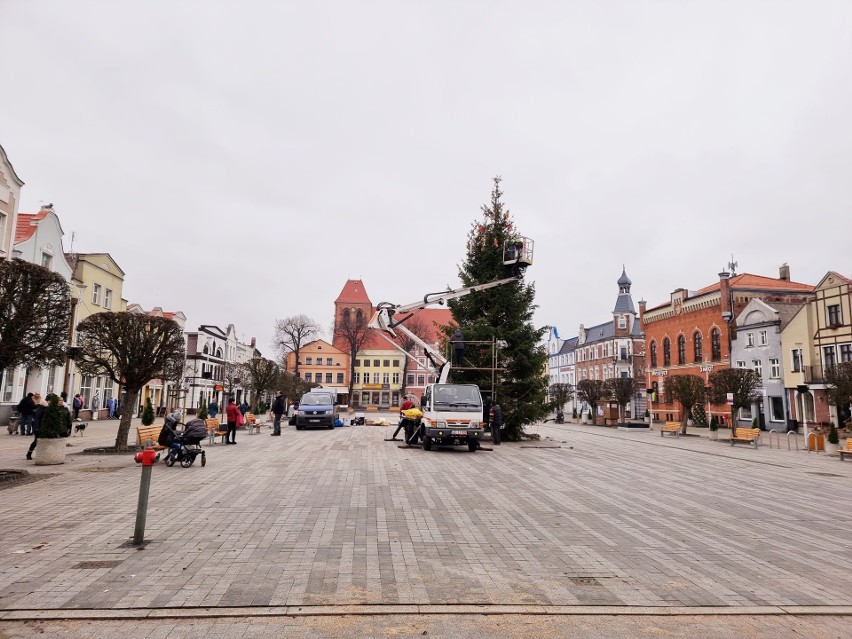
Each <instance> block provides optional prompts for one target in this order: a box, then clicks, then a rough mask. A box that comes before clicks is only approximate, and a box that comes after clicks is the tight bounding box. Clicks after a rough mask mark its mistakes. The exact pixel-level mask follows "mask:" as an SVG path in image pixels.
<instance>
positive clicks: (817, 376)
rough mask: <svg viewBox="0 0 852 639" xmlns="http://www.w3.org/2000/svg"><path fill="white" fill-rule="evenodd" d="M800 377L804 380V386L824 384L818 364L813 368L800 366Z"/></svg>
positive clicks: (823, 376) (822, 374)
mask: <svg viewBox="0 0 852 639" xmlns="http://www.w3.org/2000/svg"><path fill="white" fill-rule="evenodd" d="M802 375H803V376H804V379H805V384H822V383H823V382H825V374H824V373H823V370H822V366H821V365H819V364H816V365H813V366H802Z"/></svg>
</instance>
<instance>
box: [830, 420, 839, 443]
mask: <svg viewBox="0 0 852 639" xmlns="http://www.w3.org/2000/svg"><path fill="white" fill-rule="evenodd" d="M828 443H829V444H839V443H840V436H839V435H838V434H837V429H836V428H835V427H834V422H831V428H830V429H829V431H828Z"/></svg>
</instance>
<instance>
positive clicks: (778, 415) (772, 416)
mask: <svg viewBox="0 0 852 639" xmlns="http://www.w3.org/2000/svg"><path fill="white" fill-rule="evenodd" d="M785 419H786V416H785V414H784V400H783V399H782V398H781V397H770V398H769V420H770V421H773V422H783V421H784V420H785Z"/></svg>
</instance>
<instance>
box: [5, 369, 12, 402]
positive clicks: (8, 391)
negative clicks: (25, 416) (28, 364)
mask: <svg viewBox="0 0 852 639" xmlns="http://www.w3.org/2000/svg"><path fill="white" fill-rule="evenodd" d="M14 390H15V367H14V366H10V367H9V368H7V369H6V370H5V371H3V401H4V402H11V401H12V392H13V391H14Z"/></svg>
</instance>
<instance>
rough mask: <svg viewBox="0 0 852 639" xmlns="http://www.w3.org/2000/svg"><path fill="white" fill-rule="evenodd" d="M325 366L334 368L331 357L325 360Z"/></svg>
mask: <svg viewBox="0 0 852 639" xmlns="http://www.w3.org/2000/svg"><path fill="white" fill-rule="evenodd" d="M325 365H326V366H334V364H332V363H331V358H330V357H326V358H325Z"/></svg>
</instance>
